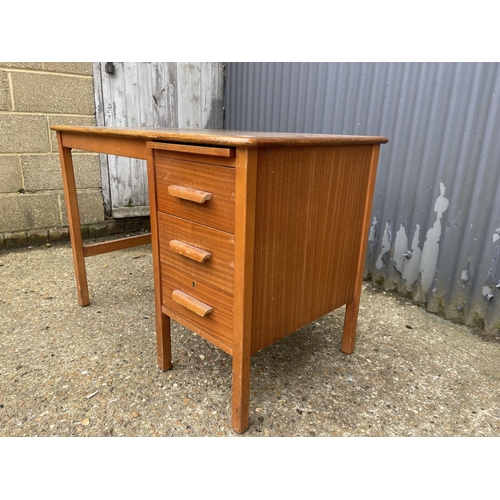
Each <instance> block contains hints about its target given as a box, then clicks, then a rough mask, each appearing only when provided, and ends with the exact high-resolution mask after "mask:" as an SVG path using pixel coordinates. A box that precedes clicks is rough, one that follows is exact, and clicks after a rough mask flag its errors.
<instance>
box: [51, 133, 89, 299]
mask: <svg viewBox="0 0 500 500" xmlns="http://www.w3.org/2000/svg"><path fill="white" fill-rule="evenodd" d="M57 142H58V145H59V158H60V161H61V170H62V179H63V186H64V197H65V199H66V210H67V213H68V226H69V236H70V239H71V250H72V252H73V264H74V266H75V278H76V289H77V292H78V303H79V304H80V305H81V306H88V305H89V304H90V300H89V288H88V284H87V273H86V271H85V257H84V254H83V241H82V229H81V226H80V212H79V210H78V199H77V196H76V184H75V172H74V170H73V159H72V157H71V148H65V147H63V145H62V141H61V132H57Z"/></svg>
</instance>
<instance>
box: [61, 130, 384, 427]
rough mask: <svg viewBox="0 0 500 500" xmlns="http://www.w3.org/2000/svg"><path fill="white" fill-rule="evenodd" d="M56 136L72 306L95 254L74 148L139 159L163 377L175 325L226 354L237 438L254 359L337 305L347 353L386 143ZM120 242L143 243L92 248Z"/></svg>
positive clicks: (185, 134)
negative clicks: (87, 242)
mask: <svg viewBox="0 0 500 500" xmlns="http://www.w3.org/2000/svg"><path fill="white" fill-rule="evenodd" d="M53 128H54V129H55V130H57V132H58V138H59V145H60V146H59V147H60V153H61V164H62V168H63V177H64V186H65V193H66V200H67V206H68V219H69V221H70V234H71V238H72V243H73V246H74V247H75V246H76V247H77V248H76V251H75V248H73V257H74V260H75V270H76V272H77V275H78V273H80V284H79V300H80V303H82V300H81V299H82V298H83V299H85V296H84V295H83V294H82V286H81V285H82V279H81V276H82V274H81V267H82V266H81V263H82V262H83V258H84V257H85V256H87V255H93V254H95V253H101V251H96V250H92V249H91V250H90V252H91V253H89V251H88V250H87V251H85V250H83V257H82V251H81V248H80V247H81V235H80V234H78V235H76V232H77V231H76V227H77V226H78V227H79V222H78V221H77V220H76V218H77V216H78V210H77V208H75V203H76V191H75V189H74V176H73V174H72V165H71V154H70V148H78V149H85V150H90V151H98V152H105V153H111V154H117V155H123V156H133V157H137V158H146V159H147V162H148V184H149V197H150V217H151V241H152V252H153V262H154V285H155V306H156V324H157V348H158V366H159V367H160V369H162V370H168V369H169V368H170V367H171V354H170V353H171V349H170V318H172V319H174V320H176V321H178V322H179V323H181V324H182V325H184V326H186V327H187V328H189V329H191V330H192V331H194V332H196V333H198V334H199V335H201V336H202V337H204V338H205V339H207V340H209V341H210V342H212V343H213V344H214V345H216V346H218V347H219V348H221V349H223V350H224V351H225V352H227V353H229V354H230V355H231V356H232V358H233V370H232V394H233V396H232V426H233V428H234V429H235V430H236V431H237V432H243V431H244V430H245V429H246V428H247V427H248V415H249V392H250V357H251V355H252V354H255V353H256V352H258V351H260V350H261V349H263V348H265V347H267V346H269V345H271V344H273V343H274V342H276V341H278V340H280V339H282V338H283V337H285V336H287V335H289V334H291V333H293V332H294V331H296V330H297V329H299V328H301V327H303V326H305V325H307V324H308V323H310V322H312V321H314V320H315V319H317V318H319V317H321V316H323V315H324V314H326V313H328V312H330V311H332V310H334V309H336V308H338V307H340V306H342V305H344V304H345V305H346V313H345V321H344V332H343V337H342V346H341V350H342V351H343V352H344V353H346V354H350V353H352V352H353V349H354V342H355V337H356V324H357V317H358V310H359V299H360V295H361V284H362V278H363V268H364V260H365V253H366V246H367V238H368V228H369V222H370V212H371V205H372V199H373V191H374V187H375V176H376V169H377V163H378V154H379V149H380V144H382V143H385V142H387V139H386V138H384V137H355V136H333V135H308V134H274V133H257V132H255V133H254V132H233V131H214V130H203V131H194V130H177V129H175V130H166V129H157V130H143V129H141V130H125V129H104V128H75V127H62V126H57V127H53ZM75 236H78V237H79V240H76V242H75ZM123 242H126V243H125V244H126V245H127V246H131V245H133V244H142V243H143V241H142V240H120V241H119V242H116V243H115V242H113V243H112V245H110V243H106V244H103V245H104V246H102V247H97V248H100V249H101V250H102V251H111V250H114V249H118V248H120V245H122V244H124V243H123ZM106 245H107V246H106ZM91 248H93V247H91ZM86 252H87V253H86ZM77 281H78V279H77ZM85 285H86V282H85ZM81 294H82V296H81ZM86 300H87V303H88V293H87V297H86ZM82 305H84V304H82Z"/></svg>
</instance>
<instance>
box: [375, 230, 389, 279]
mask: <svg viewBox="0 0 500 500" xmlns="http://www.w3.org/2000/svg"><path fill="white" fill-rule="evenodd" d="M390 223H391V221H387V222H386V223H385V229H384V235H383V236H382V250H381V251H380V255H379V256H378V259H377V262H376V263H375V266H376V267H377V269H382V267H383V265H384V257H385V256H386V255H387V253H388V252H390V251H391V239H390V233H391V231H390Z"/></svg>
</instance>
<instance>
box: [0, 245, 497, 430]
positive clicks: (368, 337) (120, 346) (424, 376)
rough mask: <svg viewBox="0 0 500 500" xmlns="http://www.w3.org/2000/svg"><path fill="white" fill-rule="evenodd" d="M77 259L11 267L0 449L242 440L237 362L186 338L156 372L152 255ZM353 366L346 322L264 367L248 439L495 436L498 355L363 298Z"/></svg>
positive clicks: (255, 386)
mask: <svg viewBox="0 0 500 500" xmlns="http://www.w3.org/2000/svg"><path fill="white" fill-rule="evenodd" d="M86 264H87V273H88V277H89V286H90V295H91V305H90V306H88V307H84V308H82V307H80V306H79V305H78V302H77V298H76V289H75V284H74V271H73V262H72V257H71V249H70V246H69V244H59V245H53V246H51V247H39V248H32V249H25V250H16V251H3V252H0V333H1V335H0V436H238V435H237V434H236V433H235V432H234V431H232V429H231V427H230V413H231V388H230V383H231V358H230V356H229V355H227V354H226V353H224V352H223V351H221V350H219V349H218V348H216V347H214V346H212V345H211V344H209V343H208V342H206V341H205V340H204V339H202V338H200V337H198V336H196V335H194V334H193V333H192V332H190V331H189V330H187V329H185V328H183V327H181V326H180V325H178V324H176V323H174V332H173V337H172V339H173V362H174V366H173V369H172V370H170V371H168V372H164V373H162V372H160V371H159V370H158V368H157V366H156V352H155V349H156V346H155V334H154V329H155V324H154V297H153V295H154V293H153V275H152V258H151V248H150V246H148V245H146V246H143V247H136V248H133V249H130V250H123V251H120V252H114V253H108V254H104V255H99V256H95V257H91V258H89V259H87V260H86ZM361 304H362V307H361V311H360V317H359V324H358V341H357V344H356V350H355V352H354V354H353V355H351V356H346V355H344V354H342V353H341V352H340V351H339V347H340V339H341V334H342V321H343V310H342V309H339V310H337V311H334V312H333V313H330V314H328V315H326V316H325V317H323V318H321V319H320V320H318V321H316V322H314V323H312V324H310V325H308V326H306V327H304V328H302V329H301V330H299V331H297V332H295V333H294V334H292V335H290V336H289V337H287V338H286V339H283V340H282V341H280V342H278V343H276V344H274V345H273V346H271V347H269V348H267V349H265V350H263V351H261V352H259V353H257V354H256V355H255V356H253V357H252V378H251V398H250V427H249V429H248V430H247V431H246V432H245V433H244V434H243V435H242V437H248V436H308V437H311V436H498V435H500V397H499V395H500V392H499V390H500V364H499V362H498V360H499V358H500V343H498V342H492V341H486V340H483V339H481V338H480V336H478V335H474V334H473V333H472V332H471V331H470V330H468V329H467V328H465V327H463V326H458V325H455V324H453V323H450V322H448V321H446V320H444V319H442V318H440V317H438V316H435V315H432V314H429V313H427V312H426V311H424V310H423V309H422V308H419V307H417V306H414V305H412V304H411V302H409V301H407V300H405V299H401V298H399V297H397V296H395V295H391V294H388V293H385V292H380V291H378V290H376V289H375V288H373V287H372V286H371V285H369V284H365V285H364V286H363V295H362V303H361Z"/></svg>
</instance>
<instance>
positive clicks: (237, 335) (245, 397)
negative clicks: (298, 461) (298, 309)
mask: <svg viewBox="0 0 500 500" xmlns="http://www.w3.org/2000/svg"><path fill="white" fill-rule="evenodd" d="M256 183H257V148H249V149H247V148H241V149H240V148H238V149H237V152H236V186H235V189H236V196H235V205H236V206H235V215H236V218H235V238H234V240H235V241H234V332H233V333H234V336H233V377H232V382H233V383H232V392H233V399H232V403H233V414H232V426H233V429H234V430H235V431H236V432H239V433H241V432H244V431H245V430H246V429H247V428H248V414H249V406H250V356H251V347H252V343H251V338H252V298H253V261H254V258H253V257H254V239H255V204H256V198H255V197H256V192H257V188H256Z"/></svg>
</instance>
